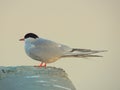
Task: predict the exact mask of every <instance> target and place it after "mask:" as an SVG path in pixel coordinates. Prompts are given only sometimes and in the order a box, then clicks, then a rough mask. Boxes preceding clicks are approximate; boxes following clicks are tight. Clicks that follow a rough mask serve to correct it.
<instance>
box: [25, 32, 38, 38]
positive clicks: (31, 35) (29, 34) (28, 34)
mask: <svg viewBox="0 0 120 90" xmlns="http://www.w3.org/2000/svg"><path fill="white" fill-rule="evenodd" d="M24 38H25V39H26V38H34V39H36V38H39V37H38V36H37V35H36V34H34V33H27V34H26V35H25V36H24Z"/></svg>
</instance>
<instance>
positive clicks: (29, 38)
mask: <svg viewBox="0 0 120 90" xmlns="http://www.w3.org/2000/svg"><path fill="white" fill-rule="evenodd" d="M20 41H25V46H24V48H25V52H26V54H27V55H28V56H29V57H31V58H32V59H34V60H38V61H41V64H40V65H39V67H46V64H47V63H52V62H55V61H57V60H58V59H60V58H65V57H80V58H85V57H102V56H100V55H96V54H95V53H100V52H104V51H106V50H91V49H80V48H71V47H69V46H67V45H64V44H61V43H57V42H54V41H51V40H48V39H44V38H39V37H38V36H37V35H36V34H34V33H27V34H26V35H25V36H24V38H22V39H20Z"/></svg>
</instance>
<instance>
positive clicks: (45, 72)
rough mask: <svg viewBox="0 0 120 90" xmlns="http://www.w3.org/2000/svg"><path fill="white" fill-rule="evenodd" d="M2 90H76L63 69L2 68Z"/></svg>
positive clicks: (0, 72)
mask: <svg viewBox="0 0 120 90" xmlns="http://www.w3.org/2000/svg"><path fill="white" fill-rule="evenodd" d="M0 90H76V89H75V87H74V85H73V84H72V82H71V81H70V80H69V78H68V76H67V74H66V72H65V71H64V70H63V69H60V68H55V67H47V68H39V67H33V66H17V67H0Z"/></svg>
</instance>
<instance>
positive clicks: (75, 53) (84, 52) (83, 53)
mask: <svg viewBox="0 0 120 90" xmlns="http://www.w3.org/2000/svg"><path fill="white" fill-rule="evenodd" d="M106 51H107V50H91V49H72V50H71V51H70V52H69V53H67V54H65V55H64V56H63V57H80V58H84V57H102V56H100V55H94V54H95V53H100V52H106Z"/></svg>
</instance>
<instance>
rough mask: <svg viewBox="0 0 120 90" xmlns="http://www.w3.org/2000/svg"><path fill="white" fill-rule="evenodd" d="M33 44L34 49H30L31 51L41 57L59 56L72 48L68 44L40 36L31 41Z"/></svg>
mask: <svg viewBox="0 0 120 90" xmlns="http://www.w3.org/2000/svg"><path fill="white" fill-rule="evenodd" d="M33 45H34V49H32V50H31V52H32V53H33V54H35V55H36V56H38V57H41V58H42V59H43V58H44V59H49V58H54V57H61V56H63V55H64V54H65V53H66V52H68V51H70V50H72V49H71V48H70V47H68V46H65V45H62V44H59V43H56V42H53V41H50V40H46V39H42V38H41V39H37V40H36V41H35V42H33Z"/></svg>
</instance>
